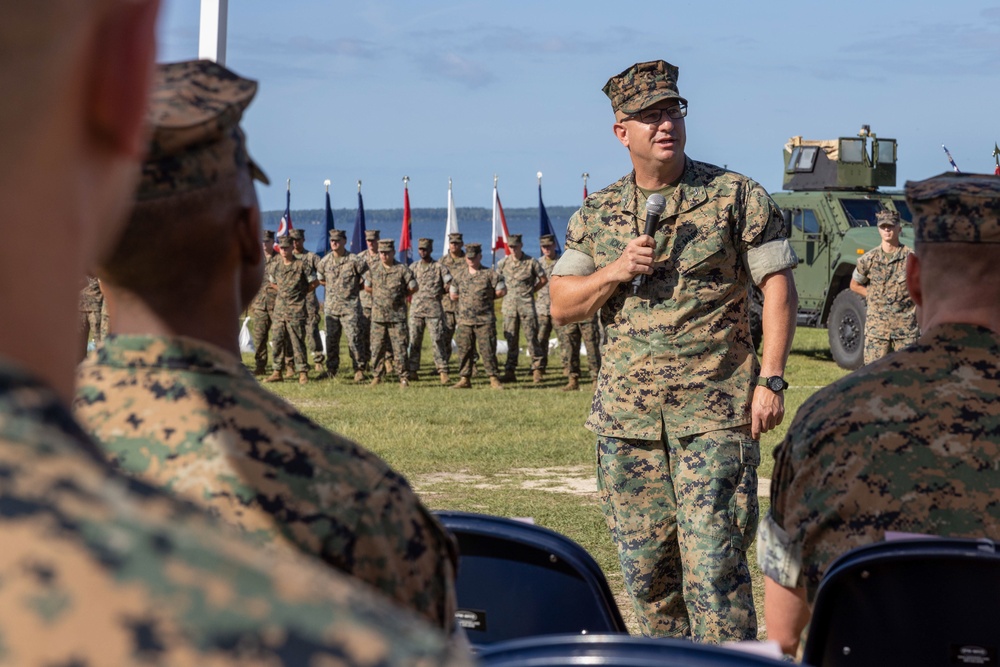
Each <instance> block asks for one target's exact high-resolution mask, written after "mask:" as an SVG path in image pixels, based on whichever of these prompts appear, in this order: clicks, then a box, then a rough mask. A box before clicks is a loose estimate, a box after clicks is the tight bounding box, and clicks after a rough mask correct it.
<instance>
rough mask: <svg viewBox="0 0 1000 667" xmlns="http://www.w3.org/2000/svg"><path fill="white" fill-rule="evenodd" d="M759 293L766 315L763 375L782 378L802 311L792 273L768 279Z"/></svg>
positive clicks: (788, 270)
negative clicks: (780, 376) (762, 298)
mask: <svg viewBox="0 0 1000 667" xmlns="http://www.w3.org/2000/svg"><path fill="white" fill-rule="evenodd" d="M760 289H761V292H763V294H764V312H763V314H762V315H761V324H762V325H763V335H764V341H763V347H762V349H761V355H760V357H761V359H760V364H761V370H760V374H761V375H764V376H771V375H783V374H784V372H785V363H786V362H787V361H788V353H789V352H790V351H791V349H792V338H793V337H794V336H795V322H796V314H797V312H798V307H799V297H798V293H797V292H796V291H795V279H794V278H793V277H792V271H791V269H785V270H784V271H779V272H778V273H774V274H771V275H769V276H768V277H767V278H765V279H764V282H762V283H761V285H760Z"/></svg>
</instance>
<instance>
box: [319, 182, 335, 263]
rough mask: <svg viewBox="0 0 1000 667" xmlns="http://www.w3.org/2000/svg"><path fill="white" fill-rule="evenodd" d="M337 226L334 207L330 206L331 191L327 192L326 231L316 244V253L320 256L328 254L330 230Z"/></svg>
mask: <svg viewBox="0 0 1000 667" xmlns="http://www.w3.org/2000/svg"><path fill="white" fill-rule="evenodd" d="M334 229H336V227H334V226H333V208H331V207H330V192H329V191H327V193H326V232H325V233H324V234H323V238H321V239H320V240H319V243H317V244H316V254H317V255H319V256H320V257H323V256H324V255H326V253H327V251H328V250H329V249H330V232H332V231H333V230H334Z"/></svg>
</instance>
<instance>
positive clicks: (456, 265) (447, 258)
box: [438, 234, 469, 365]
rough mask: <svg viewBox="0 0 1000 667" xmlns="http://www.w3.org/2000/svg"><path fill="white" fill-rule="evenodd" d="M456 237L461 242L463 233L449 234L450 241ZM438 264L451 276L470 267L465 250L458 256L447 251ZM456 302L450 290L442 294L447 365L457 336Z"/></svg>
mask: <svg viewBox="0 0 1000 667" xmlns="http://www.w3.org/2000/svg"><path fill="white" fill-rule="evenodd" d="M452 236H453V237H455V238H456V239H457V240H458V241H459V242H461V241H462V235H461V234H452V235H450V236H449V242H450V240H451V237H452ZM438 264H441V265H442V266H443V267H444V268H445V269H447V270H448V273H449V274H450V275H451V276H455V275H456V274H458V273H461V272H466V271H468V270H469V268H468V267H467V266H466V264H465V251H464V250H463V251H462V253H461V254H460V255H459V256H458V257H453V256H452V255H451V252H447V253H445V255H444V257H442V258H441V259H439V260H438ZM455 307H456V306H455V302H454V301H452V300H451V297H450V296H449V295H448V292H447V291H445V293H444V294H443V295H441V309H442V310H443V311H444V339H445V343H446V344H445V365H447V364H449V363H451V341H452V339H453V338H454V337H455Z"/></svg>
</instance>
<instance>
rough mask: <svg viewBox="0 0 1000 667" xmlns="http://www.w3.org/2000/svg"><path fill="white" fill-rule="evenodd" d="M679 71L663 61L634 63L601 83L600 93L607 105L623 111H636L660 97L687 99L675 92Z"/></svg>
mask: <svg viewBox="0 0 1000 667" xmlns="http://www.w3.org/2000/svg"><path fill="white" fill-rule="evenodd" d="M679 73H680V71H679V70H678V69H677V67H675V66H674V65H671V64H670V63H668V62H666V61H664V60H652V61H650V62H646V63H636V64H635V65H632V66H631V67H629V68H628V69H626V70H625V71H624V72H621V73H620V74H616V75H615V76H613V77H611V78H610V79H608V82H607V83H606V84H604V88H603V90H604V94H605V95H607V96H608V98H609V99H610V100H611V108H612V109H614V110H615V111H621V112H623V113H628V114H632V113H636V112H639V111H642V110H643V109H645V108H646V107H648V106H652V105H653V104H656V103H657V102H662V101H663V100H670V99H675V100H680V101H681V102H682V103H684V104H687V100H686V99H684V98H683V97H681V96H680V93H678V92H677V77H678V75H679Z"/></svg>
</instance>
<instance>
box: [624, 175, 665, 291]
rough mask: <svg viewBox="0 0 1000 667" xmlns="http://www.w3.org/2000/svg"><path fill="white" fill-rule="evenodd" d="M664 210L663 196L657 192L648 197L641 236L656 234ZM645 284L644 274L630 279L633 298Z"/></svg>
mask: <svg viewBox="0 0 1000 667" xmlns="http://www.w3.org/2000/svg"><path fill="white" fill-rule="evenodd" d="M666 208H667V200H666V198H665V197H664V196H663V195H661V194H660V193H659V192H654V193H653V194H651V195H649V199H647V200H646V228H645V229H644V230H643V232H642V233H643V234H645V235H646V236H652V235H653V234H655V233H656V225H657V224H658V223H659V222H660V216H661V215H663V211H664V210H665V209H666ZM645 282H646V274H645V273H640V274H639V275H637V276H636V277H635V278H633V279H632V295H633V296H635V295H636V294H638V293H639V288H640V287H642V285H643V283H645Z"/></svg>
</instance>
